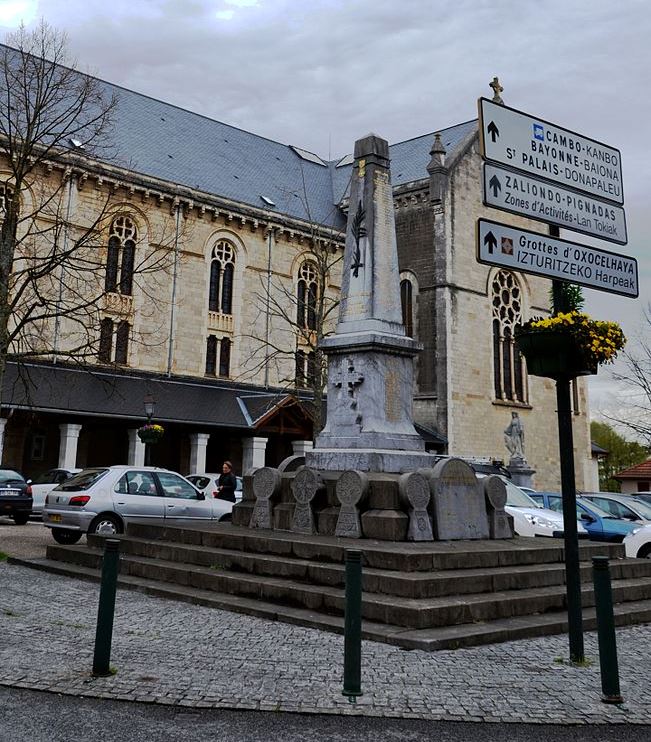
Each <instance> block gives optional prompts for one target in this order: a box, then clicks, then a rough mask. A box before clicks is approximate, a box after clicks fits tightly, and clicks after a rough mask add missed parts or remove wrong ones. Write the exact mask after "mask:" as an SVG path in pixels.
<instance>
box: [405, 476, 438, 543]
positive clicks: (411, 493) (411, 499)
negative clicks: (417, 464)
mask: <svg viewBox="0 0 651 742" xmlns="http://www.w3.org/2000/svg"><path fill="white" fill-rule="evenodd" d="M398 492H399V493H400V501H401V502H402V504H403V505H404V506H405V508H406V510H407V512H408V514H409V528H408V530H407V541H433V540H434V534H433V533H432V523H431V521H430V516H429V513H428V512H427V506H428V505H429V501H430V497H431V492H430V485H429V480H428V479H427V477H426V476H425V475H424V474H421V473H420V472H409V473H407V474H403V475H402V476H401V477H400V479H399V480H398Z"/></svg>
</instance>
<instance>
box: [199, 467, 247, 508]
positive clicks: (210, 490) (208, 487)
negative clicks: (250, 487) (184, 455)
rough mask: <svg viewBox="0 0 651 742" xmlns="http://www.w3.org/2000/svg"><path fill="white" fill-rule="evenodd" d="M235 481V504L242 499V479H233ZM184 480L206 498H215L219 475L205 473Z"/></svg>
mask: <svg viewBox="0 0 651 742" xmlns="http://www.w3.org/2000/svg"><path fill="white" fill-rule="evenodd" d="M235 478H236V479H237V487H236V488H235V502H239V501H240V500H241V499H242V488H243V484H242V477H235ZM186 479H187V480H188V481H190V482H192V484H193V485H194V486H195V487H196V488H197V489H198V490H199V491H200V492H203V494H204V495H205V496H206V497H208V498H211V497H217V487H218V485H217V482H218V481H219V474H210V473H208V472H205V473H203V474H188V476H187V477H186Z"/></svg>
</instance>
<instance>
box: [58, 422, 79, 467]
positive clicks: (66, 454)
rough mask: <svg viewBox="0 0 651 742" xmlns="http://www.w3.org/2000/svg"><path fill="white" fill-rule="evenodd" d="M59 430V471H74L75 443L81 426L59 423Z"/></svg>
mask: <svg viewBox="0 0 651 742" xmlns="http://www.w3.org/2000/svg"><path fill="white" fill-rule="evenodd" d="M59 430H60V431H61V432H60V434H59V469H74V468H75V467H76V466H77V443H78V442H79V433H80V431H81V425H75V424H74V423H61V425H59Z"/></svg>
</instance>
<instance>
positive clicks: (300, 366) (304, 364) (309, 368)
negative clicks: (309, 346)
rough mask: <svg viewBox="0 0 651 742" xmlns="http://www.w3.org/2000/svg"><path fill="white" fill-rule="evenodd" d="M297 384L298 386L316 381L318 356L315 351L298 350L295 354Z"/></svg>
mask: <svg viewBox="0 0 651 742" xmlns="http://www.w3.org/2000/svg"><path fill="white" fill-rule="evenodd" d="M294 358H295V363H296V366H295V369H296V370H295V372H294V376H295V379H294V380H295V384H296V386H298V387H304V386H309V385H311V384H313V383H314V377H315V375H316V370H317V369H316V356H315V354H314V352H313V351H306V350H297V351H296V355H295V357H294Z"/></svg>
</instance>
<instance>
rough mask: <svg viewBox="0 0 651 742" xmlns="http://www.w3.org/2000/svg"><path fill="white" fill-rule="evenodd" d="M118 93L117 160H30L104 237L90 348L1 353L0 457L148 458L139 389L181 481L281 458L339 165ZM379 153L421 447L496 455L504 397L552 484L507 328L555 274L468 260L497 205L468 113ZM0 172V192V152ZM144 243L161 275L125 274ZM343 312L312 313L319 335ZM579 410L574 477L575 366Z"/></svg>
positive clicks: (533, 398) (554, 461)
mask: <svg viewBox="0 0 651 742" xmlns="http://www.w3.org/2000/svg"><path fill="white" fill-rule="evenodd" d="M103 84H105V85H106V86H107V88H108V89H112V88H111V86H110V85H109V84H108V83H103ZM116 92H117V97H118V116H117V123H116V129H115V133H114V140H115V141H114V143H115V150H116V152H117V153H118V155H117V156H116V157H113V158H112V159H111V160H110V161H97V160H91V159H90V158H87V157H84V155H83V152H82V153H80V152H75V153H73V155H71V157H70V158H69V159H68V160H67V161H65V158H64V161H62V162H60V163H54V164H53V166H52V168H50V169H49V170H48V171H47V172H45V171H44V172H43V173H42V177H43V178H45V179H47V178H52V179H65V182H66V184H67V185H68V187H67V189H66V190H67V193H68V199H69V201H68V203H67V209H66V229H67V230H69V232H70V233H71V234H74V233H75V231H76V230H80V229H82V228H83V227H84V225H87V224H88V222H89V221H92V215H93V213H96V212H98V211H99V210H102V209H105V210H106V211H107V218H106V219H105V220H104V221H103V227H102V229H101V230H99V234H98V235H97V241H98V250H99V254H100V256H101V270H99V271H98V276H97V281H98V288H97V290H98V291H99V292H100V293H101V294H102V299H101V306H100V307H99V314H98V324H97V330H96V334H97V338H96V346H95V351H94V357H93V358H85V359H84V360H83V363H79V364H70V363H69V362H63V361H62V360H61V359H59V358H57V355H56V353H55V352H52V353H50V354H48V356H47V357H45V358H39V359H38V360H35V361H33V362H29V363H21V364H20V365H16V364H13V365H12V364H11V363H10V364H9V366H8V369H7V372H6V374H5V379H4V388H3V396H2V413H1V415H2V417H1V420H0V426H2V428H3V430H4V437H3V450H2V463H3V464H4V465H12V466H15V467H16V468H18V469H20V470H22V471H24V472H25V473H26V474H27V475H29V476H35V475H37V474H38V473H40V472H42V471H45V470H47V469H49V468H54V467H56V466H61V467H75V466H78V467H81V466H91V465H108V464H112V463H125V462H127V463H135V464H139V463H142V462H143V460H144V449H143V446H142V444H141V443H140V441H139V439H138V436H137V428H138V427H139V426H140V425H141V424H142V423H143V422H144V420H145V411H144V408H143V400H145V399H147V400H149V401H150V403H151V402H152V401H153V403H154V413H153V418H152V419H153V420H154V421H155V422H159V423H160V424H162V425H163V426H164V427H165V435H164V437H163V440H162V441H161V442H160V443H158V444H156V446H155V447H154V450H153V451H152V463H155V464H157V465H161V466H167V467H169V468H171V469H175V470H178V471H181V472H184V473H186V472H190V471H197V470H207V471H219V469H220V467H221V462H222V461H223V460H224V459H230V460H232V461H233V462H234V463H235V467H236V469H238V470H239V471H244V470H247V469H248V468H250V467H252V466H259V465H263V464H265V463H266V464H269V465H274V466H275V465H277V464H278V463H279V462H280V461H281V460H282V459H283V458H284V457H285V456H287V455H288V454H290V453H292V452H293V451H298V452H301V451H304V450H305V449H306V448H309V446H310V443H309V441H311V439H312V437H313V435H314V434H315V431H314V430H313V429H312V425H311V421H310V419H309V418H308V417H307V416H306V414H305V411H304V409H303V406H302V405H301V398H303V399H307V396H308V387H309V379H310V376H311V375H312V374H313V373H314V368H313V364H314V355H313V354H314V346H313V342H312V341H313V340H314V337H315V336H316V334H317V327H316V326H315V322H316V318H317V316H318V317H321V315H319V313H318V311H317V308H318V307H317V305H318V302H319V299H320V297H319V291H320V288H319V287H320V282H319V280H318V278H319V274H320V273H322V272H323V271H324V270H325V276H326V279H327V281H326V288H325V294H326V295H327V299H328V301H329V302H330V305H331V306H332V305H333V304H334V303H335V302H336V299H337V296H338V291H339V287H340V281H341V279H340V270H341V261H340V258H341V254H342V251H343V244H344V238H345V234H344V230H345V223H346V209H347V198H348V189H349V183H350V177H351V171H352V158H351V157H343V158H340V159H339V160H337V161H331V162H328V161H325V160H322V159H321V158H320V157H318V156H317V155H315V154H313V153H310V152H306V151H305V150H303V149H301V148H300V147H297V146H290V145H284V144H281V143H279V142H273V141H270V140H268V139H264V138H262V137H258V136H256V135H254V134H250V133H248V132H245V131H242V130H240V129H235V128H233V127H230V126H228V125H226V124H223V123H220V122H218V121H213V120H210V119H206V118H204V117H202V116H199V115H197V114H194V113H192V112H189V111H184V110H181V109H178V108H176V107H174V106H171V105H168V104H166V103H164V102H161V101H156V100H152V99H150V98H147V97H146V96H141V95H139V94H137V93H134V92H131V91H126V90H117V89H116ZM351 146H352V143H351ZM390 155H391V172H392V183H393V195H394V205H395V216H396V230H397V243H398V253H399V263H400V278H401V294H402V302H403V319H404V322H405V326H406V329H407V334H408V335H410V336H412V337H414V338H415V339H416V340H418V341H419V342H420V343H422V345H423V351H422V353H421V354H420V356H419V357H418V360H417V364H416V366H417V368H416V394H415V398H414V417H415V421H416V422H417V423H418V424H419V425H420V426H421V427H419V431H420V432H421V433H422V434H423V435H424V436H425V438H426V440H427V441H428V445H429V448H430V449H432V450H438V451H441V452H446V453H450V454H453V455H460V456H464V457H476V458H477V457H479V458H489V459H505V458H507V457H508V452H507V451H506V448H505V445H504V429H505V428H506V426H507V425H508V423H509V420H510V418H511V413H512V412H513V411H517V412H518V415H519V418H520V420H521V421H522V423H523V426H524V430H525V443H524V450H525V455H526V458H527V460H528V463H529V465H530V466H531V468H533V469H534V470H535V471H536V474H535V475H534V483H535V484H536V485H537V486H538V487H540V488H544V489H557V488H558V487H559V482H560V471H559V466H558V458H559V453H558V436H557V427H556V413H555V391H554V384H553V382H552V381H551V380H546V379H541V378H535V377H528V376H527V374H526V368H525V365H524V361H523V359H522V358H521V357H520V356H519V354H518V353H517V350H516V349H515V346H514V344H513V328H514V326H515V324H516V323H517V322H519V321H522V320H526V319H528V318H529V317H531V316H532V315H536V314H544V313H546V312H547V311H548V307H549V297H548V294H549V287H550V282H549V281H546V280H545V279H541V278H537V277H533V276H525V275H523V274H520V275H515V274H513V273H511V272H508V271H505V270H501V269H493V268H488V267H487V266H484V265H481V264H480V263H478V262H477V260H476V257H475V252H476V250H475V224H476V221H477V219H478V218H479V217H480V216H486V215H489V212H490V211H491V210H490V209H487V207H485V206H483V205H482V198H481V179H480V167H481V162H480V155H479V151H478V134H477V122H476V121H470V122H466V123H463V124H460V125H458V126H454V127H450V128H448V129H444V130H441V131H440V132H439V133H438V134H437V135H436V136H435V135H434V134H433V133H430V134H427V135H424V136H422V137H418V138H416V139H413V140H409V141H407V142H401V143H396V144H393V145H392V146H391V147H390ZM124 163H128V166H127V165H126V164H124ZM0 181H2V183H4V184H5V186H4V187H5V188H9V187H10V186H11V183H10V175H9V170H8V168H7V167H4V166H3V163H0ZM107 204H108V206H107ZM499 218H500V220H503V221H507V222H513V223H515V222H517V223H520V224H521V225H522V226H525V227H529V228H533V229H536V228H538V229H539V228H540V225H538V226H536V225H535V224H534V223H533V222H532V223H528V222H527V221H526V220H522V219H517V218H516V217H512V216H510V215H500V216H499ZM152 255H159V256H160V257H161V259H160V261H159V262H158V263H156V262H154V263H152V265H154V264H155V265H157V268H156V269H155V270H153V269H152V270H150V271H149V272H147V273H144V274H142V275H140V276H138V277H137V278H134V279H133V280H131V279H130V276H131V274H132V273H134V266H137V265H140V264H142V263H143V260H144V259H145V257H146V256H148V257H151V256H152ZM323 255H325V256H327V258H326V263H325V266H326V267H325V269H324V267H323V265H324V264H323V263H320V262H319V259H320V257H322V256H323ZM335 320H336V315H335V314H334V313H333V314H331V315H329V316H328V317H327V318H324V322H325V324H326V329H327V328H328V327H332V326H333V323H334V321H335ZM47 331H48V332H49V333H50V335H52V334H53V333H55V332H56V333H58V337H57V338H55V339H54V341H52V337H51V336H50V337H49V338H48V342H49V344H50V347H53V348H54V349H55V350H56V344H57V342H59V343H61V344H64V343H65V342H66V338H68V337H69V333H70V327H69V326H67V325H66V320H64V321H63V323H62V326H61V327H56V328H55V326H54V323H52V325H51V326H50V327H49V328H48V330H47ZM573 405H574V416H573V424H574V443H575V465H576V472H577V486H578V488H579V489H582V488H587V487H589V486H591V474H592V464H591V459H590V440H589V422H588V421H589V415H588V399H587V387H586V384H585V381H584V380H579V381H578V382H577V383H576V384H575V385H574V388H573Z"/></svg>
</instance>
